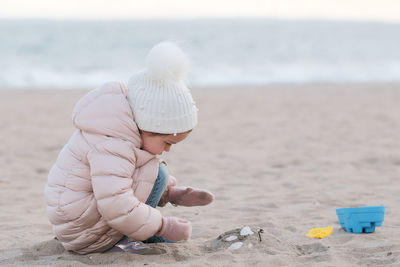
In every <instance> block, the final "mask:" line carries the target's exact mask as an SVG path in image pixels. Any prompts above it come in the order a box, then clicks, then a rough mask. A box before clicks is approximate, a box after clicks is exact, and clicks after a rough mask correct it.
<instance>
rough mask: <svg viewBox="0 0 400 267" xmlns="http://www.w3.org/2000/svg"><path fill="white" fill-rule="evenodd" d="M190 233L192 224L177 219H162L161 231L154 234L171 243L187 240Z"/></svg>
mask: <svg viewBox="0 0 400 267" xmlns="http://www.w3.org/2000/svg"><path fill="white" fill-rule="evenodd" d="M191 233H192V224H191V223H190V222H189V221H187V220H185V219H181V218H177V217H163V218H162V226H161V230H160V231H159V232H158V233H156V235H158V236H163V237H165V238H166V239H169V240H171V241H181V240H188V239H189V238H190V235H191Z"/></svg>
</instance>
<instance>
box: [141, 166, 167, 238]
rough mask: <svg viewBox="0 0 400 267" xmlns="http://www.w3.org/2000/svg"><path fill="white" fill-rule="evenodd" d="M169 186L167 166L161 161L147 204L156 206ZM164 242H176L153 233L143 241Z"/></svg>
mask: <svg viewBox="0 0 400 267" xmlns="http://www.w3.org/2000/svg"><path fill="white" fill-rule="evenodd" d="M167 186H168V171H167V167H166V166H165V164H164V163H160V166H159V167H158V175H157V179H156V181H155V182H154V186H153V189H152V190H151V193H150V195H149V197H148V198H147V200H146V204H147V205H149V206H152V207H153V208H156V207H157V204H158V202H160V199H161V196H162V195H163V193H164V191H165V189H166V188H167ZM162 242H167V243H174V242H173V241H170V240H168V239H166V238H164V237H162V236H156V235H153V236H152V237H150V238H149V239H147V240H145V241H143V243H162Z"/></svg>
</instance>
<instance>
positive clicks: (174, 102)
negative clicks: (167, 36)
mask: <svg viewBox="0 0 400 267" xmlns="http://www.w3.org/2000/svg"><path fill="white" fill-rule="evenodd" d="M146 66H147V68H146V69H145V70H144V71H141V72H139V73H135V74H134V75H132V77H131V78H130V79H129V81H128V84H127V88H128V102H129V105H130V106H131V109H132V112H133V116H134V119H135V122H136V124H137V125H138V127H139V129H141V130H144V131H149V132H154V133H163V134H176V133H182V132H186V131H189V130H191V129H193V128H194V127H195V126H196V125H197V110H198V109H197V107H196V105H195V102H194V101H193V98H192V95H191V94H190V91H189V89H188V88H187V86H186V84H185V82H184V78H185V74H186V72H187V68H188V59H187V56H186V55H185V53H184V52H183V51H182V50H181V48H180V47H179V46H177V45H176V44H175V43H172V42H162V43H159V44H157V45H155V46H154V47H153V48H152V49H151V50H150V52H149V54H148V55H147V58H146Z"/></svg>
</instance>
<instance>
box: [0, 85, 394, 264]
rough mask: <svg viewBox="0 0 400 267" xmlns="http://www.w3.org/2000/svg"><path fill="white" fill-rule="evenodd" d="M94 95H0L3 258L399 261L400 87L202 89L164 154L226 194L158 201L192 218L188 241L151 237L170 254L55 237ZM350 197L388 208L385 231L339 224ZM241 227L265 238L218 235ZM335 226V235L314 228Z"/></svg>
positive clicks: (185, 181) (199, 182)
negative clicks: (192, 120)
mask: <svg viewBox="0 0 400 267" xmlns="http://www.w3.org/2000/svg"><path fill="white" fill-rule="evenodd" d="M85 92H86V91H84V90H80V91H79V90H75V91H60V90H57V91H51V90H47V91H46V90H36V91H22V90H20V91H15V90H14V91H13V90H1V91H0V109H1V110H0V111H1V113H0V114H1V116H0V118H1V119H0V125H1V137H2V138H1V142H0V222H1V223H0V265H1V266H19V265H29V266H35V265H36V266H39V265H55V266H84V265H100V264H104V265H113V264H114V265H115V266H117V265H120V266H126V265H134V266H161V265H169V266H399V265H400V208H399V207H400V184H399V183H400V180H399V179H400V177H399V175H400V120H399V118H400V104H399V103H400V85H396V84H385V85H373V84H366V85H363V84H361V85H299V86H270V87H265V88H218V89H215V88H207V89H200V88H194V89H193V95H194V98H195V99H196V101H197V104H198V106H199V108H200V117H199V125H198V127H197V128H196V130H195V131H194V132H193V133H192V134H191V136H190V137H189V138H188V139H187V140H185V141H184V142H183V143H181V144H179V145H177V146H175V147H173V149H172V151H171V152H170V153H169V154H168V155H166V156H165V158H166V159H167V161H168V163H169V168H170V171H171V173H172V174H173V175H174V176H176V177H177V179H178V182H179V184H182V185H192V186H196V187H202V188H207V189H209V190H211V191H212V192H214V194H215V196H216V198H215V202H214V203H212V204H211V205H209V206H206V207H194V208H185V207H173V206H171V205H168V206H166V207H165V208H161V212H162V213H163V214H164V215H166V216H180V217H183V218H186V219H189V220H191V221H192V223H193V235H192V238H191V240H189V241H188V242H184V243H177V244H155V245H153V247H155V248H158V249H160V250H161V251H165V253H163V254H161V255H134V254H127V253H125V254H124V253H113V254H91V255H85V256H81V255H76V254H73V253H69V252H66V251H65V250H64V249H63V248H62V246H61V245H60V244H59V242H58V241H57V240H54V235H53V234H52V231H51V227H50V224H49V223H48V221H47V217H46V214H45V205H44V199H43V190H44V186H45V183H46V179H47V172H48V171H49V169H50V167H51V166H52V164H53V163H54V161H55V159H56V156H57V154H58V152H59V151H60V149H61V148H62V146H63V145H64V144H65V143H66V142H67V140H68V138H69V137H70V135H71V134H72V132H73V131H74V129H73V126H72V123H71V110H72V107H73V105H74V103H75V102H76V101H77V100H78V99H79V98H80V97H81V96H82V95H83V94H85ZM354 205H385V206H386V215H385V221H384V222H383V225H382V227H377V228H376V231H375V233H372V234H351V233H346V232H345V231H344V230H342V229H341V228H340V225H339V223H338V221H337V217H336V214H335V209H336V208H342V207H349V206H354ZM243 226H250V227H251V228H252V229H253V230H254V231H257V230H258V229H260V228H262V229H263V230H264V233H263V234H262V241H261V242H260V241H259V238H258V235H257V234H255V235H251V236H248V238H247V239H245V240H243V242H242V243H243V245H242V247H241V248H239V249H237V250H228V249H227V247H228V245H229V244H227V243H224V242H223V241H221V238H226V237H228V236H229V235H230V234H231V233H235V231H237V230H235V229H239V228H242V227H243ZM326 226H332V227H333V229H334V231H333V234H332V235H331V236H329V237H327V238H325V239H321V240H320V239H312V238H310V237H306V234H307V232H308V230H309V229H311V228H314V227H326ZM220 235H222V237H221V238H220V239H218V237H219V236H220Z"/></svg>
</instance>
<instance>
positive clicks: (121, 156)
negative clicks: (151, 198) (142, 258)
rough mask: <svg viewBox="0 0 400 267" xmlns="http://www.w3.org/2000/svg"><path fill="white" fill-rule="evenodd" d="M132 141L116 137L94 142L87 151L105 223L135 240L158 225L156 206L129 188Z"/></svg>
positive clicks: (133, 155)
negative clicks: (143, 200) (141, 200)
mask: <svg viewBox="0 0 400 267" xmlns="http://www.w3.org/2000/svg"><path fill="white" fill-rule="evenodd" d="M132 146H133V145H132V144H131V143H130V142H126V141H123V140H120V139H115V138H111V139H110V140H108V141H106V142H103V143H100V144H97V145H96V146H95V147H94V148H93V149H92V150H91V151H90V152H89V153H88V160H89V164H90V174H91V177H92V186H93V192H94V196H95V198H96V201H97V208H98V210H99V212H100V214H101V215H102V216H103V218H104V219H105V220H106V221H107V223H108V225H109V226H110V227H112V228H114V229H115V230H117V231H119V232H120V233H122V234H124V235H127V236H129V237H131V238H133V239H135V240H145V239H147V238H149V237H150V236H153V235H154V234H155V233H156V232H157V231H158V229H159V228H160V227H161V224H162V222H161V218H162V216H161V214H160V212H159V211H158V210H156V209H154V208H152V207H150V206H148V205H146V204H144V203H142V202H140V201H139V200H138V199H137V198H136V197H135V195H134V192H133V190H132V183H133V179H132V176H133V172H134V170H135V162H136V159H135V154H134V152H133V147H132Z"/></svg>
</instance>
